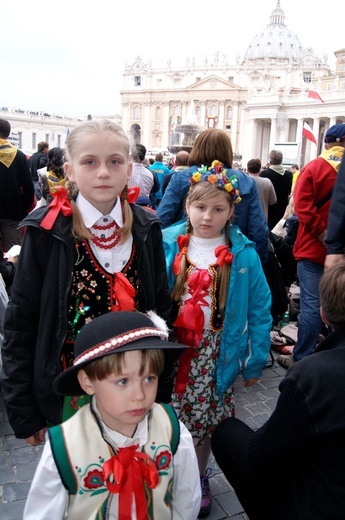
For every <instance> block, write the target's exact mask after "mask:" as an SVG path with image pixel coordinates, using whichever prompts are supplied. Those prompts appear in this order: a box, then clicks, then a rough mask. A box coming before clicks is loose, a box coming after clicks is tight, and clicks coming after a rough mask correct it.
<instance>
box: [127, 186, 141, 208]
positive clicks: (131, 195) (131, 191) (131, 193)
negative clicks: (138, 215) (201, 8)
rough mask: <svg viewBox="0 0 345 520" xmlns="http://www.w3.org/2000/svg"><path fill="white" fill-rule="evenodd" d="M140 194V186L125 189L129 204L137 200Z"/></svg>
mask: <svg viewBox="0 0 345 520" xmlns="http://www.w3.org/2000/svg"><path fill="white" fill-rule="evenodd" d="M139 195H140V188H138V186H133V187H132V188H128V191H127V201H128V202H129V204H134V202H136V201H137V199H138V197H139Z"/></svg>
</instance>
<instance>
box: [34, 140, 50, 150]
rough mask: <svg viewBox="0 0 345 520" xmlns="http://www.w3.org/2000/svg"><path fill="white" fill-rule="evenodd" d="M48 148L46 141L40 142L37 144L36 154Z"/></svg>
mask: <svg viewBox="0 0 345 520" xmlns="http://www.w3.org/2000/svg"><path fill="white" fill-rule="evenodd" d="M48 147H49V144H48V143H47V141H41V142H40V143H38V145H37V151H38V152H43V150H44V149H45V148H48Z"/></svg>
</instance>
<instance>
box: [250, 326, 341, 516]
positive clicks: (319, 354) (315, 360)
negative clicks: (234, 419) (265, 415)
mask: <svg viewBox="0 0 345 520" xmlns="http://www.w3.org/2000/svg"><path fill="white" fill-rule="evenodd" d="M344 373H345V328H342V329H339V330H337V331H336V332H333V333H332V334H330V335H329V336H327V337H326V339H325V340H324V341H322V343H320V345H319V346H318V347H317V349H316V351H315V353H313V354H311V355H310V356H307V357H305V358H303V359H302V360H301V361H298V362H297V363H294V364H293V365H292V367H291V368H289V370H288V372H287V374H286V377H285V378H284V379H283V381H282V382H281V383H280V387H279V390H280V397H279V399H278V402H277V406H276V409H275V410H274V412H273V413H272V415H271V417H270V419H269V420H268V421H267V422H266V423H265V424H264V426H262V427H261V428H259V429H258V430H257V431H256V432H255V433H254V434H253V436H252V438H251V441H250V444H249V459H250V462H251V465H252V469H253V471H254V474H255V475H257V476H258V478H259V479H262V478H267V479H269V482H272V487H274V486H276V488H277V490H276V491H274V489H272V500H274V503H277V514H276V515H275V516H274V518H275V519H278V518H279V519H280V520H321V519H322V520H325V519H328V518H329V519H332V520H343V518H344V510H345V492H344V490H345V470H344V468H345V384H344Z"/></svg>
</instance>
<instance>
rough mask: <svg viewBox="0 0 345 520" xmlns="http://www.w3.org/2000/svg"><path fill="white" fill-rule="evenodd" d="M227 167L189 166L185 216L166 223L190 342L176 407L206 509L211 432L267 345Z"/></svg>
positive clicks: (182, 329)
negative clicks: (235, 222)
mask: <svg viewBox="0 0 345 520" xmlns="http://www.w3.org/2000/svg"><path fill="white" fill-rule="evenodd" d="M231 174H232V170H229V169H226V168H225V167H224V165H223V164H222V163H221V162H220V161H217V160H215V161H214V162H213V163H212V164H211V165H210V166H209V167H208V166H204V167H203V168H199V169H198V170H196V171H195V172H194V174H193V175H192V177H191V179H190V185H191V188H190V190H189V192H188V195H187V200H186V211H187V215H188V217H187V220H185V221H182V222H180V223H175V224H173V225H172V226H170V227H168V228H165V229H163V245H164V250H165V255H166V262H167V271H168V280H169V288H170V290H171V291H172V292H171V296H172V300H173V305H174V306H175V309H174V311H173V316H172V322H173V323H174V327H175V329H174V332H175V334H176V336H177V338H178V341H179V342H180V343H182V344H185V345H189V346H190V347H191V348H190V349H186V351H185V352H184V353H183V354H182V355H181V357H180V359H179V360H178V362H177V371H176V375H175V387H174V392H173V395H172V403H173V406H174V408H175V410H176V412H177V414H178V416H179V418H180V420H181V421H182V422H184V423H185V424H186V426H187V427H188V429H189V431H190V432H191V434H192V437H193V439H194V445H195V448H196V454H197V458H198V463H199V472H200V479H201V489H202V501H201V508H200V512H199V518H202V517H205V516H207V515H208V514H209V512H210V510H211V507H212V501H211V495H210V488H209V482H208V481H209V476H210V471H209V470H208V469H207V463H208V459H209V455H210V438H211V434H212V432H213V431H214V429H215V427H216V426H217V424H218V423H219V422H220V421H223V420H224V419H225V418H227V417H231V416H233V415H234V412H235V408H234V397H233V384H234V381H235V379H236V377H237V376H238V375H239V373H240V372H242V376H243V378H244V381H245V383H244V384H245V386H251V385H253V384H255V383H256V381H257V380H258V378H259V377H260V376H261V374H262V370H263V368H264V367H265V366H266V363H267V357H268V353H269V350H270V329H271V325H272V319H271V314H270V308H271V293H270V289H269V287H268V285H267V282H266V277H265V274H264V272H263V268H262V266H261V262H260V259H259V256H258V254H257V252H256V250H255V247H254V244H253V242H251V241H250V240H248V238H247V237H246V236H244V235H243V233H242V232H241V231H240V229H239V228H238V227H237V226H236V225H230V219H231V218H232V215H233V213H234V204H235V202H239V204H241V202H240V200H241V198H240V195H239V191H238V182H237V178H236V176H235V175H231Z"/></svg>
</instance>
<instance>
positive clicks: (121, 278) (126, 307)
mask: <svg viewBox="0 0 345 520" xmlns="http://www.w3.org/2000/svg"><path fill="white" fill-rule="evenodd" d="M112 293H113V297H114V299H115V300H116V302H117V304H116V305H112V311H134V308H135V303H134V297H135V289H134V287H133V285H131V284H130V283H129V281H128V280H127V278H126V277H125V275H124V274H123V273H116V275H115V285H114V287H113V291H112Z"/></svg>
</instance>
